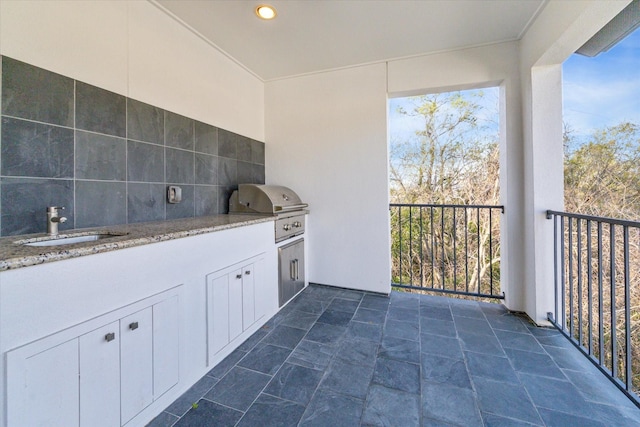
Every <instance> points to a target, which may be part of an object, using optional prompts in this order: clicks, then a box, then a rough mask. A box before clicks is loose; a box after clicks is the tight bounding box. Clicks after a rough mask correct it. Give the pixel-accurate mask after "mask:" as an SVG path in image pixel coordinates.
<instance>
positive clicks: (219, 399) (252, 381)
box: [204, 367, 271, 411]
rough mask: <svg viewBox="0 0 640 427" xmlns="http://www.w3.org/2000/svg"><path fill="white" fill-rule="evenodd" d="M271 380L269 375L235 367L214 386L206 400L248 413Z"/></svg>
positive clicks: (205, 396)
mask: <svg viewBox="0 0 640 427" xmlns="http://www.w3.org/2000/svg"><path fill="white" fill-rule="evenodd" d="M270 380H271V376H269V375H265V374H261V373H260V372H255V371H251V370H249V369H244V368H240V367H235V368H233V369H232V370H230V371H229V373H228V374H227V375H225V377H224V378H223V379H221V380H220V381H219V382H218V383H217V384H216V385H214V386H213V388H212V389H211V390H210V391H209V392H208V393H207V394H205V395H204V398H205V399H207V400H210V401H212V402H216V403H220V404H222V405H225V406H228V407H230V408H234V409H237V410H239V411H246V410H247V409H248V408H249V406H250V405H251V403H253V401H254V400H255V398H256V397H257V396H258V394H260V392H261V391H262V389H263V388H264V387H265V386H266V385H267V383H268V382H269V381H270Z"/></svg>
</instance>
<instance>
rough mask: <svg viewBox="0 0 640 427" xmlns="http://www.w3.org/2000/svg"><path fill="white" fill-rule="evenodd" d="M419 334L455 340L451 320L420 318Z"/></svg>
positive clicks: (454, 327)
mask: <svg viewBox="0 0 640 427" xmlns="http://www.w3.org/2000/svg"><path fill="white" fill-rule="evenodd" d="M420 333H422V334H430V335H442V336H444V337H451V338H455V337H456V335H457V332H456V326H455V324H454V323H453V320H438V319H431V318H428V317H420Z"/></svg>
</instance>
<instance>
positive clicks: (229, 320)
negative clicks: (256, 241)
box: [207, 256, 266, 363]
mask: <svg viewBox="0 0 640 427" xmlns="http://www.w3.org/2000/svg"><path fill="white" fill-rule="evenodd" d="M264 262H265V260H264V256H257V257H254V258H251V259H248V260H246V261H243V262H241V263H238V264H234V265H232V266H229V267H227V268H225V269H223V270H219V271H216V272H215V273H211V274H209V275H207V329H208V353H209V363H211V360H212V358H213V356H214V355H215V354H217V353H218V352H219V351H220V350H222V349H223V348H225V347H226V346H227V345H228V344H229V343H231V342H232V341H233V340H235V339H236V338H238V337H239V336H240V335H241V334H242V333H243V332H244V331H246V330H247V329H249V328H250V327H251V326H252V325H253V324H254V323H255V322H256V321H258V320H260V319H261V318H262V317H263V316H264V315H265V314H266V305H265V303H264V302H262V301H258V298H260V296H261V295H264V292H265V291H264V290H263V289H262V288H264V286H265V285H264V276H263V274H261V273H262V271H263V264H264Z"/></svg>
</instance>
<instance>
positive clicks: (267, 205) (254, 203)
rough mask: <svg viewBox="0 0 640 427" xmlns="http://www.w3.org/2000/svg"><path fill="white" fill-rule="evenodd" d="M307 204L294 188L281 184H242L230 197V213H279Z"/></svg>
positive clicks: (297, 208)
mask: <svg viewBox="0 0 640 427" xmlns="http://www.w3.org/2000/svg"><path fill="white" fill-rule="evenodd" d="M307 206H309V205H308V204H306V203H302V200H300V197H299V196H298V195H297V194H296V193H295V192H294V191H293V190H291V189H290V188H287V187H283V186H280V185H259V184H240V185H239V186H238V189H237V190H236V191H234V192H233V193H232V194H231V198H230V199H229V212H230V213H263V214H277V213H283V212H291V211H299V210H302V209H305V208H306V207H307Z"/></svg>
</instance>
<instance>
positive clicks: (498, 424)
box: [482, 413, 542, 427]
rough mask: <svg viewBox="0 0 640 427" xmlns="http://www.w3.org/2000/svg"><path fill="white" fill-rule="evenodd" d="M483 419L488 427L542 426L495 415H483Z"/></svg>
mask: <svg viewBox="0 0 640 427" xmlns="http://www.w3.org/2000/svg"><path fill="white" fill-rule="evenodd" d="M482 419H483V420H484V425H485V426H486V427H534V426H542V424H531V423H527V422H524V421H520V420H514V419H513V418H505V417H501V416H498V415H495V414H489V413H482Z"/></svg>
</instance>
